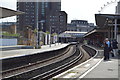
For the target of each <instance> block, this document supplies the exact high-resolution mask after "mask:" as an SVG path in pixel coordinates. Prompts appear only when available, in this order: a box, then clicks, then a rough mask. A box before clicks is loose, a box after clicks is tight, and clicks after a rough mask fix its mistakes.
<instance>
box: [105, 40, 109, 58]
mask: <svg viewBox="0 0 120 80" xmlns="http://www.w3.org/2000/svg"><path fill="white" fill-rule="evenodd" d="M104 60H109V47H108V44H107V43H106V42H105V43H104Z"/></svg>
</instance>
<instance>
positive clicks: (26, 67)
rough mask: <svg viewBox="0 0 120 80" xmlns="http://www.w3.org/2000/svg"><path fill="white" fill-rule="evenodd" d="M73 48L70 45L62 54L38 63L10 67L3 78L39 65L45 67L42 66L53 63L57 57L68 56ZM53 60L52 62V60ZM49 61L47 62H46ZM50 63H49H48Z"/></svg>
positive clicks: (3, 74)
mask: <svg viewBox="0 0 120 80" xmlns="http://www.w3.org/2000/svg"><path fill="white" fill-rule="evenodd" d="M71 49H72V47H69V48H68V49H67V50H66V51H65V52H64V53H62V54H60V55H57V56H54V57H52V58H49V59H46V60H43V61H38V62H36V63H32V64H29V65H24V66H21V67H17V68H13V69H9V70H5V71H2V77H3V79H5V78H8V77H11V76H14V75H16V74H19V73H20V74H21V72H22V73H23V72H25V71H26V70H27V71H30V70H32V69H33V68H38V67H43V66H40V64H41V65H44V66H45V64H48V63H51V64H52V62H54V61H55V59H57V58H62V56H63V55H65V56H68V55H70V54H67V53H68V52H69V51H70V50H71ZM71 55H72V54H71ZM50 61H52V62H50ZM46 62H47V63H46ZM48 65H49V64H48Z"/></svg>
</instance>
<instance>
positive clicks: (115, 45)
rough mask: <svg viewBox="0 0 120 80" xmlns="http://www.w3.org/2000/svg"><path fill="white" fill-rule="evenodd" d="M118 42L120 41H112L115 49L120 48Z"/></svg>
mask: <svg viewBox="0 0 120 80" xmlns="http://www.w3.org/2000/svg"><path fill="white" fill-rule="evenodd" d="M117 44H118V42H117V41H115V40H114V41H113V42H112V48H113V49H118V46H117Z"/></svg>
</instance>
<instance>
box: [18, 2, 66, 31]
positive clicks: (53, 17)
mask: <svg viewBox="0 0 120 80" xmlns="http://www.w3.org/2000/svg"><path fill="white" fill-rule="evenodd" d="M17 10H19V11H23V12H25V14H23V15H19V16H17V26H18V30H19V31H22V30H23V29H24V28H25V26H32V29H35V28H36V26H37V17H38V28H39V31H43V32H46V31H48V32H50V26H51V28H53V29H52V33H53V32H58V30H55V29H59V31H60V32H62V31H63V30H60V29H63V28H64V27H60V26H65V25H66V24H67V15H66V13H65V12H64V11H61V2H39V3H36V2H17ZM37 12H38V16H37ZM50 22H52V23H50ZM58 27H60V28H58ZM64 30H65V29H64Z"/></svg>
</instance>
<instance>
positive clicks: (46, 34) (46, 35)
mask: <svg viewBox="0 0 120 80" xmlns="http://www.w3.org/2000/svg"><path fill="white" fill-rule="evenodd" d="M47 41H48V40H47V34H45V44H46V45H47Z"/></svg>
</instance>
